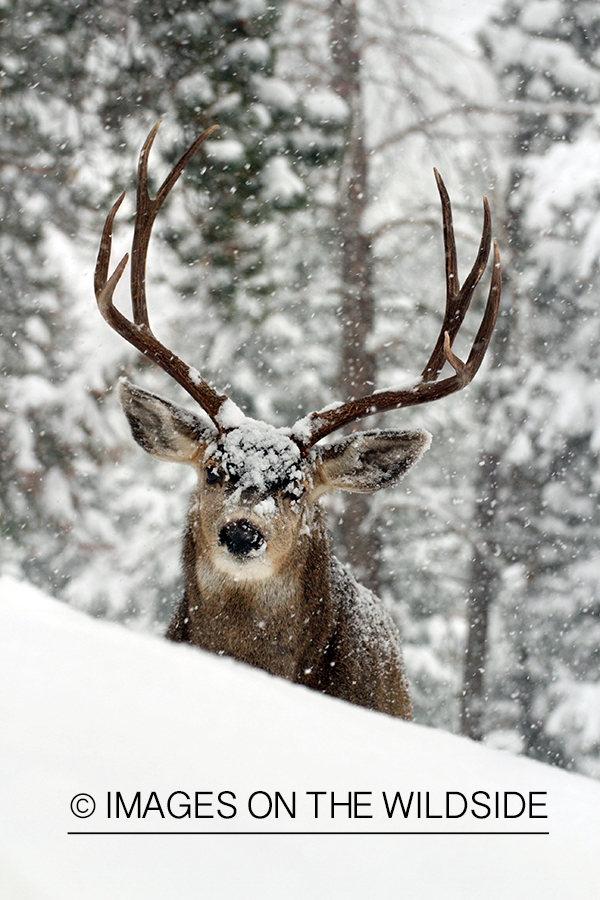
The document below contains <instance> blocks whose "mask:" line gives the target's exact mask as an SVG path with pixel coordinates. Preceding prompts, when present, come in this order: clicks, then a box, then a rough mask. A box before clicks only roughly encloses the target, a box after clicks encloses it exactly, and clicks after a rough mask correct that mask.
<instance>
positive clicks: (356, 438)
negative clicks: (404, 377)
mask: <svg viewBox="0 0 600 900" xmlns="http://www.w3.org/2000/svg"><path fill="white" fill-rule="evenodd" d="M430 444H431V435H430V434H429V433H428V432H427V431H420V430H419V431H359V432H357V433H356V434H351V435H349V436H348V437H345V438H342V439H341V440H340V441H337V442H336V443H334V444H331V445H330V446H328V447H322V448H318V449H317V455H316V460H315V489H314V490H315V494H317V495H318V494H322V493H325V492H326V491H337V490H341V491H353V492H356V493H365V494H368V493H371V492H372V491H378V490H380V489H381V488H385V487H391V486H392V485H394V484H397V483H398V482H399V481H400V480H401V479H402V477H403V476H404V474H405V472H407V470H408V469H410V467H411V466H413V465H414V464H415V463H416V462H418V460H419V459H420V458H421V457H422V456H423V454H424V453H425V452H426V451H427V450H428V449H429V446H430Z"/></svg>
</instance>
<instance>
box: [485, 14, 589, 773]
mask: <svg viewBox="0 0 600 900" xmlns="http://www.w3.org/2000/svg"><path fill="white" fill-rule="evenodd" d="M496 24H497V26H498V27H499V28H500V29H501V34H502V39H501V40H498V39H497V37H494V39H493V40H492V39H491V35H489V34H488V39H487V40H485V37H484V40H485V46H486V49H487V54H488V56H489V58H490V62H491V64H492V66H493V67H494V70H495V71H496V73H497V75H498V78H499V79H500V81H501V83H502V85H503V88H504V90H505V93H506V97H507V98H509V99H512V100H520V101H526V102H527V103H528V104H529V108H530V110H531V112H528V113H526V114H523V115H520V116H519V117H518V118H517V120H516V123H515V124H516V127H515V129H514V133H513V136H512V142H513V147H514V150H513V152H514V157H513V159H514V161H513V163H512V167H511V178H510V192H509V196H508V200H507V222H508V229H509V234H510V238H511V250H512V253H511V257H510V269H511V275H510V282H509V285H510V287H509V290H510V294H511V295H512V297H511V299H512V301H513V304H514V308H515V318H514V320H513V322H512V325H511V329H510V333H509V334H507V338H509V339H510V343H511V351H510V353H509V354H505V364H506V367H505V370H504V374H503V376H502V380H503V384H502V386H501V387H500V389H499V391H498V392H497V396H496V398H495V402H494V403H493V404H492V405H491V407H490V412H491V415H490V419H489V421H488V434H489V437H490V441H491V442H492V443H493V446H494V452H495V453H496V455H497V460H498V464H497V468H496V472H495V475H494V477H495V479H496V486H495V490H496V494H497V505H496V506H495V508H494V510H493V513H492V517H491V518H492V521H491V522H490V523H489V525H488V533H491V532H492V531H493V533H494V541H495V545H496V547H497V548H498V556H499V559H500V561H501V562H500V567H499V571H498V576H499V577H498V597H499V608H498V609H497V611H496V615H495V618H494V628H493V630H492V633H491V651H492V658H491V669H490V672H489V680H488V690H489V695H490V701H491V702H490V707H489V710H488V716H487V723H486V727H487V729H488V730H493V729H504V730H505V731H508V732H510V729H511V728H512V729H513V730H514V734H515V736H516V737H517V740H518V741H519V742H520V744H521V746H522V748H523V749H524V750H525V752H527V753H528V754H530V755H532V756H536V757H538V758H541V759H545V760H548V761H552V762H556V763H558V764H561V765H566V766H574V767H576V768H578V769H579V770H580V771H586V772H588V773H589V774H595V775H598V774H599V773H600V752H599V751H600V745H599V742H598V712H597V710H598V709H599V708H600V682H599V681H598V663H599V660H600V656H599V654H600V650H599V647H600V618H599V617H600V600H599V594H598V579H597V575H596V565H595V560H596V558H597V553H598V550H597V548H598V542H599V539H600V504H599V502H598V500H599V489H600V480H599V477H598V462H599V460H598V451H599V449H600V445H599V443H598V427H597V421H598V410H599V403H600V394H599V393H598V390H597V381H598V362H597V360H598V350H599V349H600V317H599V315H598V304H597V300H596V297H597V294H598V290H599V289H600V269H599V266H598V256H599V251H598V247H599V245H600V244H599V240H598V238H600V217H599V214H598V209H599V200H600V188H599V186H598V178H597V165H596V162H595V160H596V159H597V156H598V153H599V152H600V131H599V129H598V126H597V123H596V121H595V116H594V114H593V111H594V106H595V104H596V103H597V101H598V97H599V96H600V76H599V74H598V68H597V62H596V61H597V58H598V53H599V51H600V11H599V10H598V9H597V8H596V5H595V4H591V3H571V2H563V3H558V4H526V5H523V4H516V3H510V4H507V5H506V7H505V8H504V10H503V15H502V16H501V17H500V18H499V19H498V21H497V23H496ZM550 63H551V64H550ZM557 107H559V109H560V108H562V112H560V111H556V110H557ZM552 110H554V112H553V113H552V114H551V111H552ZM511 356H512V359H511ZM511 363H512V364H511ZM593 697H595V698H596V700H595V702H591V703H590V702H589V701H591V700H592V698H593ZM584 698H585V700H584ZM588 703H589V705H586V704H588Z"/></svg>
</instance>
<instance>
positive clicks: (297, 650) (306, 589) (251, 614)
mask: <svg viewBox="0 0 600 900" xmlns="http://www.w3.org/2000/svg"><path fill="white" fill-rule="evenodd" d="M306 531H308V530H306ZM330 560H331V551H330V546H329V537H328V533H327V529H326V527H325V524H324V515H323V512H322V510H321V509H320V508H317V509H316V510H315V517H314V521H313V524H312V527H311V528H310V530H309V533H302V534H300V535H299V536H298V541H297V544H296V547H295V549H294V552H293V555H292V558H291V559H288V560H287V561H286V565H284V566H282V567H281V570H280V571H279V572H277V573H274V574H272V575H270V576H269V577H266V578H264V579H252V580H245V579H244V578H243V577H239V578H237V579H236V578H235V577H233V576H231V575H229V574H227V573H224V572H222V571H219V570H218V569H216V568H215V566H214V565H213V564H212V562H211V559H210V555H209V554H208V553H207V551H206V549H205V547H204V546H203V544H202V543H201V542H200V541H196V540H195V536H194V527H193V523H192V522H191V521H190V522H189V523H188V528H187V532H186V535H185V540H184V550H183V562H184V571H185V579H186V595H185V606H186V615H187V618H188V621H189V624H188V634H189V638H188V639H189V641H190V643H194V644H197V645H199V646H201V647H204V648H205V649H207V650H211V651H213V652H216V653H219V654H223V655H227V656H233V657H235V658H237V659H242V660H244V661H245V662H249V663H251V664H254V665H256V666H259V667H260V668H263V669H266V670H267V671H268V672H271V673H272V674H275V675H281V676H283V677H286V678H292V679H294V678H295V677H296V674H297V670H298V667H299V666H303V665H310V660H309V659H308V656H309V655H312V654H314V653H315V652H319V650H320V649H322V648H323V647H324V646H325V645H326V643H327V640H328V635H329V634H330V632H331V629H332V627H333V622H334V620H335V618H336V614H335V610H333V609H332V605H331V600H330V597H331V591H330V574H331V565H330ZM319 623H321V626H320V628H318V633H319V635H320V637H319V638H318V639H317V640H315V631H314V630H313V626H315V625H317V626H318V625H319ZM309 624H310V627H308V626H309ZM309 634H310V639H309V637H308V635H309ZM309 644H310V645H311V646H310V647H309V646H308V645H309Z"/></svg>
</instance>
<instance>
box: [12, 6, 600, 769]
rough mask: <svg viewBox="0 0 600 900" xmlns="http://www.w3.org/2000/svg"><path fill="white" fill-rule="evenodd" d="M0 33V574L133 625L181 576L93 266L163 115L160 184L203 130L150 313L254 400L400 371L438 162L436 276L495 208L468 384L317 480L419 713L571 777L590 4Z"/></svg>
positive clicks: (590, 490)
mask: <svg viewBox="0 0 600 900" xmlns="http://www.w3.org/2000/svg"><path fill="white" fill-rule="evenodd" d="M0 28H1V30H0V87H1V93H0V117H1V128H0V166H1V170H2V180H1V183H0V248H1V252H0V286H1V289H0V370H1V372H2V378H1V379H0V460H1V468H0V514H1V529H2V532H1V534H2V540H1V541H0V573H8V574H11V573H12V574H17V575H20V576H22V577H24V578H26V579H28V580H29V581H31V582H33V583H34V584H36V585H38V586H39V587H41V588H43V589H44V590H46V591H48V592H50V593H52V594H54V595H55V596H57V597H60V598H62V599H63V600H65V601H66V602H68V603H71V604H73V605H76V606H78V607H80V608H82V609H84V610H86V611H87V612H89V613H90V614H91V615H95V616H104V617H108V618H111V619H115V620H119V621H123V622H124V623H127V625H128V626H129V627H134V628H138V629H145V630H153V631H156V632H157V633H160V632H161V631H162V630H164V627H165V625H166V623H167V621H168V620H169V617H170V613H171V610H172V608H173V605H174V603H175V601H176V599H177V598H178V596H179V593H180V590H181V583H180V572H179V542H180V535H181V530H182V526H183V521H184V516H185V507H186V503H187V496H188V491H189V489H190V487H191V484H192V482H191V481H190V479H191V478H193V476H192V473H190V472H187V471H180V470H179V468H180V467H174V466H170V465H162V464H161V465H158V464H156V463H155V462H153V461H152V460H151V459H150V458H149V457H147V456H146V455H145V454H143V453H142V451H140V450H139V449H138V448H137V447H136V446H135V445H134V444H133V441H132V440H131V437H130V434H129V430H128V427H127V424H126V422H125V419H124V416H123V415H122V413H121V411H120V409H119V407H118V403H117V399H116V392H115V390H114V388H115V385H116V383H117V381H118V378H119V376H120V375H121V374H127V375H128V377H130V378H131V379H132V380H133V381H135V382H137V383H139V384H141V385H143V386H144V387H146V388H149V389H150V390H155V391H157V392H158V393H161V394H163V395H165V396H170V397H172V398H173V399H174V400H176V401H178V402H184V403H185V402H186V401H185V399H184V398H182V396H181V395H180V394H179V390H178V388H177V387H176V386H175V385H173V384H170V383H169V380H168V378H167V377H166V376H165V375H164V373H161V372H159V371H158V370H155V369H154V368H153V367H152V366H151V364H149V363H147V362H145V361H144V359H142V358H140V356H139V354H136V352H135V351H134V350H133V349H132V348H131V347H129V346H128V345H126V344H125V343H124V342H123V341H122V340H120V339H119V338H117V337H116V336H115V335H114V334H113V333H112V332H111V331H110V329H109V328H108V327H107V326H106V325H105V323H104V322H103V321H102V319H101V317H100V315H99V313H98V311H97V308H96V304H95V300H94V297H93V289H92V275H93V267H94V262H95V254H96V251H97V247H98V242H99V236H100V233H101V229H102V224H103V221H104V218H105V215H106V213H107V211H108V209H109V208H110V206H111V204H112V202H113V200H114V199H115V198H116V196H117V195H118V194H119V192H120V191H122V190H127V199H126V201H125V205H124V206H123V207H122V210H121V212H120V214H119V220H118V223H117V228H116V238H115V244H116V246H115V253H114V258H115V259H118V258H119V256H120V255H121V254H122V252H125V250H126V249H128V246H129V242H130V240H131V214H132V212H133V199H134V194H135V191H134V186H135V169H136V164H137V154H138V152H139V149H140V147H141V145H142V143H143V141H144V139H145V137H146V134H147V133H148V131H149V130H150V128H151V127H152V125H153V124H154V123H155V122H156V120H157V119H158V118H162V120H163V124H162V127H161V130H160V132H159V136H158V139H157V141H156V145H155V148H154V150H153V153H152V156H151V163H150V176H151V179H153V178H154V179H155V182H154V183H155V184H158V183H160V181H161V180H162V178H163V177H164V175H165V174H166V172H167V170H168V168H169V167H170V166H171V165H172V164H173V163H174V162H175V160H176V159H177V158H178V156H179V155H180V154H181V152H182V151H183V150H184V149H185V147H186V146H187V145H188V144H189V143H191V141H192V139H193V138H194V137H195V136H196V134H197V133H198V132H199V131H200V130H201V129H202V128H203V127H205V126H206V125H207V124H212V123H213V122H217V123H218V124H219V130H218V132H217V133H216V134H215V135H214V136H213V137H212V138H211V140H210V141H209V142H207V144H206V145H205V146H204V147H203V149H202V150H201V152H200V153H199V154H198V157H197V159H196V160H195V161H194V163H192V164H191V165H190V167H189V169H188V171H187V172H186V175H185V176H184V178H183V179H182V180H181V182H180V183H179V184H178V185H177V187H176V189H175V191H174V193H173V196H172V197H171V198H170V199H169V201H168V203H167V205H166V206H165V208H164V210H163V211H162V212H161V214H160V216H159V219H158V221H157V225H156V229H155V231H156V234H155V237H154V239H153V243H152V245H151V250H150V257H149V289H148V294H149V306H150V316H151V320H152V323H153V327H154V330H155V331H156V333H157V335H159V337H160V339H161V340H163V341H164V343H166V345H167V346H170V347H172V348H173V349H174V350H175V351H176V352H177V353H178V355H180V356H182V357H183V358H184V359H185V360H186V361H187V362H189V363H190V364H192V365H195V366H196V367H197V368H199V369H200V370H201V371H202V374H203V375H205V377H208V379H209V380H210V381H211V382H212V383H214V384H215V386H216V387H217V388H218V389H219V390H227V391H228V392H229V393H230V394H231V396H232V397H233V399H234V400H235V401H236V402H237V403H238V404H239V405H240V406H242V408H243V409H244V410H245V411H246V412H247V413H248V414H249V415H252V416H255V417H258V418H266V419H268V420H269V421H270V422H272V423H274V424H278V425H279V424H281V425H282V424H290V423H291V422H292V421H294V420H295V419H296V418H298V417H299V416H300V415H303V414H304V413H306V412H308V411H310V410H311V409H316V408H319V407H321V406H323V405H325V404H326V403H329V402H331V401H332V400H333V399H337V398H339V397H347V396H349V395H350V394H356V393H357V392H359V391H360V392H365V391H366V390H367V388H368V389H369V391H370V390H372V388H371V387H370V385H372V384H373V383H375V384H376V385H377V386H378V387H384V386H387V385H389V384H394V383H397V382H398V381H400V380H401V379H403V378H404V377H405V376H406V374H407V373H408V372H411V373H412V372H414V371H418V370H419V363H420V364H421V367H422V365H423V364H424V363H425V361H426V358H427V356H428V348H429V347H430V346H431V344H432V342H433V340H434V339H435V337H436V335H437V331H438V329H439V324H440V314H441V311H442V309H443V304H444V286H443V271H444V269H443V250H442V243H441V226H440V211H439V200H438V197H437V192H436V189H435V182H434V179H433V174H432V168H433V166H434V165H435V166H436V167H437V168H438V169H439V170H440V172H441V173H442V175H443V177H444V179H445V181H446V185H447V187H448V190H449V193H450V196H451V198H452V200H453V208H454V215H455V224H456V228H457V240H458V252H459V265H460V266H461V272H462V273H463V275H464V273H465V272H466V271H468V269H469V268H470V266H471V264H472V261H473V260H474V257H475V253H476V249H477V243H478V240H479V236H480V232H481V222H482V215H481V195H482V194H483V193H484V192H485V193H486V194H487V196H488V198H489V200H490V205H491V208H492V214H493V220H494V234H495V236H496V237H497V239H498V242H499V245H500V251H501V255H502V263H503V271H504V290H503V301H502V312H501V316H500V320H499V324H498V326H497V331H496V335H495V337H494V339H493V343H492V347H491V350H490V352H489V354H488V356H489V357H490V359H489V360H488V362H487V363H486V364H485V365H484V367H483V369H482V370H481V372H480V374H479V376H478V378H477V380H476V381H475V382H474V384H473V385H472V386H471V387H470V388H468V389H467V390H466V391H465V392H463V393H461V394H459V395H456V396H454V397H452V398H451V399H448V400H444V401H441V402H439V403H436V404H434V405H432V406H431V407H423V408H415V409H413V410H405V411H402V412H397V413H395V414H389V416H387V417H380V419H379V421H377V422H376V421H375V420H373V419H370V420H367V422H368V427H375V425H376V424H377V425H380V424H383V423H384V422H389V423H390V424H393V425H394V426H395V427H407V428H412V427H418V426H423V427H425V428H427V429H429V430H430V431H431V432H432V433H433V435H434V444H433V447H432V449H431V451H430V452H429V453H428V454H427V456H426V457H425V459H424V460H423V461H422V462H421V463H420V465H419V466H418V468H416V469H415V471H414V473H411V476H410V477H409V478H407V480H406V482H405V483H404V484H403V485H402V486H401V487H400V488H398V489H397V490H395V491H385V492H381V494H379V495H375V496H374V497H373V498H369V499H366V498H363V497H362V496H360V495H356V496H355V497H354V499H352V501H351V502H348V501H346V502H344V500H343V498H341V497H340V498H337V497H336V498H335V500H334V501H333V502H332V503H331V504H330V512H331V522H332V527H333V528H334V529H335V541H336V550H337V552H338V553H339V554H340V555H341V556H342V557H344V558H347V559H349V561H350V562H351V563H352V565H353V566H354V568H355V569H356V571H357V574H358V575H359V577H360V578H361V579H362V580H363V581H364V582H366V583H368V584H370V585H372V586H374V587H376V588H377V590H378V591H379V593H380V595H381V596H382V597H383V598H385V600H386V601H388V602H389V603H390V605H391V607H392V610H393V613H394V615H395V617H396V620H397V622H398V625H399V627H400V630H401V632H402V635H403V642H404V647H405V655H406V661H407V666H408V669H409V675H410V679H411V682H412V686H413V696H414V701H415V708H416V709H415V714H416V715H415V717H416V719H417V721H419V722H422V723H426V724H430V725H433V726H435V727H439V728H443V729H447V730H451V731H455V732H462V733H465V734H468V735H470V736H471V737H473V738H475V739H483V740H485V741H486V742H487V743H489V744H490V745H492V746H496V747H505V748H508V749H511V750H513V751H515V752H519V753H523V754H527V755H529V756H533V757H536V758H538V759H541V760H544V761H547V762H550V763H553V764H557V765H560V766H564V767H567V768H572V769H574V770H576V771H579V772H583V773H585V774H588V775H592V776H595V777H600V667H599V659H600V588H599V586H598V582H599V575H600V560H599V559H598V546H599V545H600V509H599V504H598V494H599V489H600V471H599V467H598V463H599V453H600V383H599V377H600V362H599V361H598V360H599V355H600V317H599V315H598V311H599V309H600V283H599V282H600V4H597V3H596V2H585V0H578V2H564V0H563V2H560V0H538V2H527V3H523V2H519V3H513V2H488V0H480V2H478V3H472V2H471V3H469V2H459V0H452V2H440V0H425V2H416V0H414V2H408V3H402V2H396V0H380V2H377V3H374V2H368V0H312V2H309V0H286V2H280V3H275V4H274V3H269V2H268V0H213V2H201V0H188V2H185V0H178V2H165V0H143V2H142V0H128V2H124V3H120V2H119V3H116V2H111V0H77V2H70V0H0ZM481 294H482V296H480V297H479V299H478V300H477V302H476V303H475V310H474V312H473V313H472V314H471V315H470V316H469V318H468V320H467V323H466V330H467V331H468V330H469V328H471V329H472V330H471V332H470V336H471V337H472V335H473V333H474V332H473V329H476V327H477V325H478V322H479V316H480V313H481V310H482V308H483V303H484V300H485V290H482V292H481ZM116 300H117V304H118V305H120V306H121V308H123V309H124V310H126V309H127V295H126V291H125V290H124V289H123V290H121V292H120V293H119V294H118V295H117V298H116ZM468 338H469V334H467V336H466V337H464V338H463V344H462V345H461V346H459V345H458V344H457V352H459V354H460V353H461V352H464V349H465V348H468V346H469V344H468ZM357 498H358V499H357Z"/></svg>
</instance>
